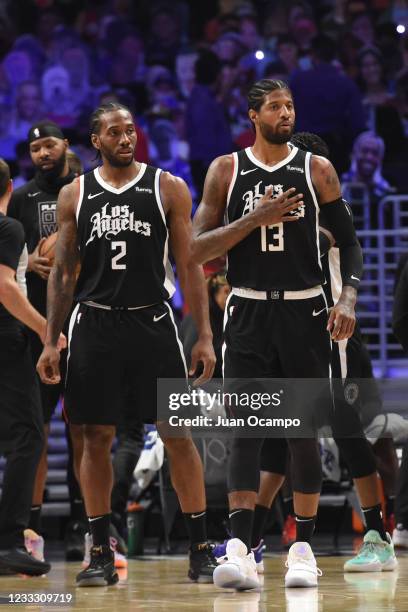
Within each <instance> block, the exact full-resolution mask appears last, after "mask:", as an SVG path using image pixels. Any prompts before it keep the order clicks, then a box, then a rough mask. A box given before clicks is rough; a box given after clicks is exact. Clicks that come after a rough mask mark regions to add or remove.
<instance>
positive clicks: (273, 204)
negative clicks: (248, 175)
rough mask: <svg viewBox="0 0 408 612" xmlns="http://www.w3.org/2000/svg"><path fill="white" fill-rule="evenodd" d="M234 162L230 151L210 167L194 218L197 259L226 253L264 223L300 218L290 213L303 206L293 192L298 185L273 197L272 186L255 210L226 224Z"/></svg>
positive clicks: (209, 258)
mask: <svg viewBox="0 0 408 612" xmlns="http://www.w3.org/2000/svg"><path fill="white" fill-rule="evenodd" d="M233 164H234V161H233V157H232V156H231V155H223V156H222V157H217V159H215V160H214V161H213V162H212V164H211V166H210V167H209V169H208V172H207V177H206V179H205V183H204V193H203V198H202V201H201V204H200V206H199V207H198V209H197V211H196V213H195V215H194V220H193V237H194V239H193V258H194V260H195V261H196V262H197V263H205V262H206V261H210V260H211V259H215V258H216V257H220V256H221V255H225V253H227V251H229V250H230V249H232V247H234V246H235V245H236V244H238V242H241V240H243V239H244V238H246V237H247V236H248V235H249V234H250V233H251V232H252V231H253V230H254V229H256V228H257V227H260V226H261V225H274V224H276V223H281V222H296V221H298V217H297V216H295V215H293V216H291V215H289V213H290V212H291V211H292V210H295V209H296V208H298V207H299V206H301V204H302V201H301V200H302V197H303V196H302V194H297V195H294V192H295V189H288V191H285V192H284V193H283V194H281V195H279V196H278V197H276V198H272V188H269V189H268V190H267V191H266V192H265V195H264V196H263V197H262V198H261V199H260V200H259V202H258V203H257V205H256V206H255V208H254V210H253V211H251V212H249V213H248V214H246V215H244V216H242V217H241V218H240V219H236V220H235V221H233V222H232V223H229V224H227V225H223V220H224V213H225V209H226V206H227V199H228V190H229V186H230V182H231V178H232V173H233Z"/></svg>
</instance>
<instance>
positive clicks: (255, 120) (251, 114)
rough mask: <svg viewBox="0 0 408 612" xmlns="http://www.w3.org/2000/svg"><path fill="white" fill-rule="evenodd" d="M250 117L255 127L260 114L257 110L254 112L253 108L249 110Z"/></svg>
mask: <svg viewBox="0 0 408 612" xmlns="http://www.w3.org/2000/svg"><path fill="white" fill-rule="evenodd" d="M248 117H249V118H250V120H251V121H252V123H253V124H254V125H256V122H257V118H258V113H257V112H256V111H255V110H253V108H251V109H249V111H248Z"/></svg>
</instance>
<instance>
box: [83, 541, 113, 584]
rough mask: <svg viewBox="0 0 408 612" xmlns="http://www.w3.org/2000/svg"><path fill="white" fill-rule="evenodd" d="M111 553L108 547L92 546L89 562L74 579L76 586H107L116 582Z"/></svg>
mask: <svg viewBox="0 0 408 612" xmlns="http://www.w3.org/2000/svg"><path fill="white" fill-rule="evenodd" d="M118 580H119V576H118V574H117V573H116V571H115V562H114V556H113V552H112V551H111V549H110V547H109V546H92V548H91V562H90V564H89V565H88V567H87V568H86V569H84V570H82V572H79V574H78V576H77V577H76V583H77V586H79V587H83V586H108V585H110V584H115V583H116V582H118Z"/></svg>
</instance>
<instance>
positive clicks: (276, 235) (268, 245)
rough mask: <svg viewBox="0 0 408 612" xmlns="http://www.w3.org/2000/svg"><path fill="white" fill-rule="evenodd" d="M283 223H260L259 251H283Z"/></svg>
mask: <svg viewBox="0 0 408 612" xmlns="http://www.w3.org/2000/svg"><path fill="white" fill-rule="evenodd" d="M283 250H284V241H283V223H277V224H276V225H261V251H262V253H268V252H269V251H283Z"/></svg>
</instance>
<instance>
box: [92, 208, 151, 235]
mask: <svg viewBox="0 0 408 612" xmlns="http://www.w3.org/2000/svg"><path fill="white" fill-rule="evenodd" d="M108 206H109V202H107V203H106V204H105V206H103V207H102V210H101V211H100V212H96V213H95V214H93V215H92V217H91V219H90V223H91V224H92V229H91V233H90V235H89V238H88V240H87V242H86V245H88V244H89V243H90V242H92V241H93V240H94V239H95V238H106V240H111V238H112V237H113V236H116V235H117V234H119V233H120V232H135V233H136V234H141V235H142V236H147V237H149V236H150V235H151V225H150V223H148V222H147V221H140V220H139V219H135V213H133V212H129V206H127V205H125V206H111V207H110V210H109V211H108ZM86 245H85V246H86Z"/></svg>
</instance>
